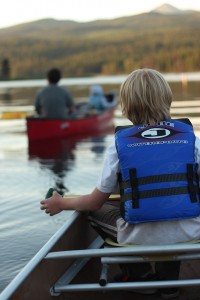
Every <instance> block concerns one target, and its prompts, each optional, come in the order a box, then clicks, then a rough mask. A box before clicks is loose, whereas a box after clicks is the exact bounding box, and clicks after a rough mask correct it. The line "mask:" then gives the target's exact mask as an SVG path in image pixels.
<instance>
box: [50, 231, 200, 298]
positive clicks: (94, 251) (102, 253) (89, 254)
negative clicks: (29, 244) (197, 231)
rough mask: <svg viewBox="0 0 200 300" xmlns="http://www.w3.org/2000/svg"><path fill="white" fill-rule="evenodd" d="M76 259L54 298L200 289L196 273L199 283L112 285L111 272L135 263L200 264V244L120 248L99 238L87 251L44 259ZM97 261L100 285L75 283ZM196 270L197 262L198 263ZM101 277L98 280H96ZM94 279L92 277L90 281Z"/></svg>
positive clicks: (70, 251)
mask: <svg viewBox="0 0 200 300" xmlns="http://www.w3.org/2000/svg"><path fill="white" fill-rule="evenodd" d="M55 258H59V259H61V258H63V259H64V258H65V259H67V258H69V259H70V258H74V259H75V261H74V263H73V264H72V265H71V267H70V268H68V269H67V270H66V272H65V274H63V276H62V277H61V278H60V279H59V280H58V281H57V282H56V283H55V284H54V286H52V288H51V290H50V293H51V296H57V295H59V294H60V293H62V292H72V291H74V292H75V291H104V290H108V291H109V290H116V291H117V290H119V291H120V290H139V289H149V288H153V289H154V288H155V289H159V288H169V287H186V286H200V274H199V276H198V273H194V274H195V277H198V278H197V279H191V277H190V278H186V279H179V280H165V281H164V280H163V281H145V282H144V281H143V282H117V283H116V282H109V280H108V278H109V269H111V268H110V267H111V265H112V264H119V263H134V262H137V263H138V262H140V263H142V262H147V261H148V262H156V261H172V260H181V261H184V260H200V241H199V240H198V241H191V242H190V243H184V244H181V243H180V244H175V245H164V246H163V245H162V246H160V245H158V246H144V245H143V246H140V245H121V244H117V243H114V242H113V241H111V240H108V239H107V240H106V241H105V242H104V241H103V240H102V239H101V238H100V237H98V238H97V239H96V241H94V242H93V243H92V244H91V245H90V246H89V247H88V248H87V249H83V250H69V251H61V252H54V253H53V252H51V253H49V254H48V255H47V256H46V258H45V259H55ZM94 258H95V259H97V261H99V263H100V266H99V267H100V269H99V279H98V278H97V282H92V283H91V282H86V283H72V281H73V279H74V278H75V276H76V275H78V274H79V272H81V270H82V269H83V267H86V268H87V266H86V264H87V263H88V262H89V261H90V259H94ZM195 266H196V262H195ZM97 277H98V276H97ZM92 280H93V278H92V277H91V281H92Z"/></svg>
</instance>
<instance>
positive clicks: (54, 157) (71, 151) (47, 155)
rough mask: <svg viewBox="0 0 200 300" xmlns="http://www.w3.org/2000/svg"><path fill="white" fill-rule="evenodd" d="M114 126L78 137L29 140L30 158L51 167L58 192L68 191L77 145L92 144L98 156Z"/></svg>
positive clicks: (43, 166) (101, 152) (42, 166)
mask: <svg viewBox="0 0 200 300" xmlns="http://www.w3.org/2000/svg"><path fill="white" fill-rule="evenodd" d="M113 132H114V126H112V127H110V128H108V129H106V130H104V131H101V132H99V133H97V134H95V135H89V134H88V135H86V134H85V135H82V136H78V137H76V138H56V139H48V140H38V141H29V145H28V154H29V160H37V161H38V162H39V163H40V167H41V168H45V169H49V170H50V171H51V172H52V174H53V175H54V178H55V179H54V186H52V187H53V188H55V189H56V190H57V191H58V192H61V193H66V192H68V191H69V190H68V187H67V186H66V182H65V178H66V176H67V173H68V172H69V171H70V170H72V169H73V168H74V166H75V160H76V146H77V144H78V143H80V142H83V141H84V142H85V143H88V144H89V145H91V146H90V147H91V148H90V150H91V151H92V152H95V153H96V155H97V157H99V155H103V152H104V150H105V147H106V146H105V137H106V136H107V135H108V134H113Z"/></svg>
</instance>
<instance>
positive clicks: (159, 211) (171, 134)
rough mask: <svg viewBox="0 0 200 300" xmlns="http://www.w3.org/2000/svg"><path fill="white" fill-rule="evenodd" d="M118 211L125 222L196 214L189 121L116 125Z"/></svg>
mask: <svg viewBox="0 0 200 300" xmlns="http://www.w3.org/2000/svg"><path fill="white" fill-rule="evenodd" d="M115 142H116V148H117V152H118V156H119V161H120V173H119V186H120V195H121V215H122V217H123V218H124V220H125V221H126V222H128V223H133V224H135V223H141V222H155V221H161V220H180V219H189V218H194V217H197V216H199V215H200V204H199V178H198V175H197V164H196V163H195V157H194V146H195V135H194V131H193V127H192V124H191V123H190V121H189V120H188V119H183V120H182V121H181V120H179V121H178V120H166V121H162V122H159V123H157V124H156V125H155V126H143V125H141V126H139V125H138V126H126V127H117V128H116V132H115Z"/></svg>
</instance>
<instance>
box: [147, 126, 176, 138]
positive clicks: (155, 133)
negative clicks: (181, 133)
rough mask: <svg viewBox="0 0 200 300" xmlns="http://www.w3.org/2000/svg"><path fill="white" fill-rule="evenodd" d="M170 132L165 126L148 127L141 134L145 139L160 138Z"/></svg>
mask: <svg viewBox="0 0 200 300" xmlns="http://www.w3.org/2000/svg"><path fill="white" fill-rule="evenodd" d="M170 134H171V132H170V130H168V129H166V128H150V129H147V130H145V131H143V132H142V133H141V136H142V137H143V138H146V139H161V138H164V137H167V136H169V135H170Z"/></svg>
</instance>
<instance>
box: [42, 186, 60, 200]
mask: <svg viewBox="0 0 200 300" xmlns="http://www.w3.org/2000/svg"><path fill="white" fill-rule="evenodd" d="M54 191H56V189H53V188H50V189H49V190H48V192H47V193H46V196H45V199H47V198H50V197H51V196H52V195H53V192H54ZM56 192H58V191H56ZM58 193H59V194H60V195H61V196H63V193H61V192H58Z"/></svg>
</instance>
